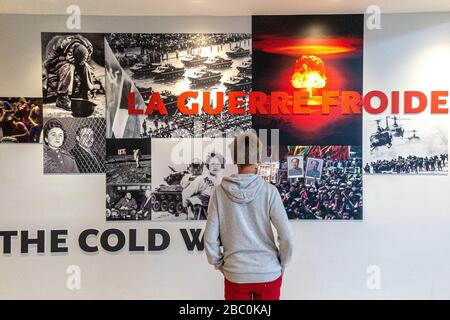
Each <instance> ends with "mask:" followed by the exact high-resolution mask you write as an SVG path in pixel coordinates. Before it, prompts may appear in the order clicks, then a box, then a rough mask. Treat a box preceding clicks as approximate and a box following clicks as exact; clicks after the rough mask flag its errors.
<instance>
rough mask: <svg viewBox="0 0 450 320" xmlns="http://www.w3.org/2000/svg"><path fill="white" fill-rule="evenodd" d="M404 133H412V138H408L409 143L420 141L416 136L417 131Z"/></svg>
mask: <svg viewBox="0 0 450 320" xmlns="http://www.w3.org/2000/svg"><path fill="white" fill-rule="evenodd" d="M405 132H412V133H413V135H412V136H410V137H408V140H409V141H411V142H413V141H417V140H420V137H419V136H416V132H417V130H408V131H405Z"/></svg>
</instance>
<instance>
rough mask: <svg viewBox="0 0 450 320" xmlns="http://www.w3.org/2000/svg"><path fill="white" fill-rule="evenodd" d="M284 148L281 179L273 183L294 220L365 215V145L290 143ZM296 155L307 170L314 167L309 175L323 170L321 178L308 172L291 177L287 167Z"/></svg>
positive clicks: (359, 216) (331, 218) (279, 177)
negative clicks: (363, 172) (300, 175)
mask: <svg viewBox="0 0 450 320" xmlns="http://www.w3.org/2000/svg"><path fill="white" fill-rule="evenodd" d="M284 149H287V150H284ZM283 150H284V152H282V153H285V155H284V156H282V157H281V159H282V160H281V161H280V162H279V165H278V168H277V176H278V180H277V181H276V183H273V184H274V185H275V186H276V188H277V189H278V192H279V193H280V195H281V199H282V201H283V204H284V207H285V209H286V213H287V215H288V218H289V219H290V220H292V221H295V220H361V219H362V218H363V185H362V158H361V156H362V152H361V146H289V147H287V148H283ZM300 155H301V156H300ZM310 156H311V157H310ZM292 157H294V158H302V159H303V162H304V164H305V168H306V172H307V171H308V170H313V171H314V173H312V172H310V174H309V176H317V173H315V172H316V171H320V170H321V171H322V173H321V175H320V179H318V178H317V177H315V178H308V173H306V174H305V176H304V177H299V178H289V177H288V173H287V169H285V168H287V166H288V161H289V160H288V159H290V158H292ZM316 162H317V163H318V165H317V168H316V167H315V166H316V165H315V163H316ZM313 163H314V165H313ZM308 164H309V166H308Z"/></svg>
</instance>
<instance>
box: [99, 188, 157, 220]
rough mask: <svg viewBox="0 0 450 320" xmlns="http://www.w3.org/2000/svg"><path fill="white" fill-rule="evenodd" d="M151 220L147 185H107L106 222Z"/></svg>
mask: <svg viewBox="0 0 450 320" xmlns="http://www.w3.org/2000/svg"><path fill="white" fill-rule="evenodd" d="M117 220H152V212H151V186H150V185H149V184H107V185H106V221H117Z"/></svg>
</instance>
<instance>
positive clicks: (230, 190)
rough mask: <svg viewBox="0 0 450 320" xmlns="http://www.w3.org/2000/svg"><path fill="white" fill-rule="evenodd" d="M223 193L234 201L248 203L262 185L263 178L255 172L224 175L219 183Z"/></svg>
mask: <svg viewBox="0 0 450 320" xmlns="http://www.w3.org/2000/svg"><path fill="white" fill-rule="evenodd" d="M220 185H221V186H222V188H223V190H224V191H225V194H226V195H227V196H228V197H229V198H230V199H231V200H232V201H234V202H238V203H249V202H251V201H253V199H255V197H256V195H257V194H258V191H259V190H260V189H261V187H262V186H263V185H264V180H263V178H261V177H260V176H258V175H257V174H253V173H245V174H236V173H235V174H232V175H231V176H229V177H224V178H223V179H222V183H221V184H220Z"/></svg>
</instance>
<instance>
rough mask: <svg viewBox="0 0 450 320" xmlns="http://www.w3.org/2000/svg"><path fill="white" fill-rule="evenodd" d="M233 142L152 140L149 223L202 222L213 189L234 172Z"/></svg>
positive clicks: (218, 139)
mask: <svg viewBox="0 0 450 320" xmlns="http://www.w3.org/2000/svg"><path fill="white" fill-rule="evenodd" d="M231 142H232V139H220V138H216V139H207V138H206V139H197V138H195V139H159V138H154V139H152V150H158V152H157V153H156V152H155V154H154V156H153V160H154V162H153V164H152V185H153V188H152V191H153V192H152V197H151V200H152V220H155V221H198V220H205V219H206V217H207V208H208V203H209V198H210V196H211V192H212V190H213V187H214V186H216V185H218V184H219V183H220V182H221V181H222V177H223V176H228V175H230V174H232V173H236V169H235V166H234V165H232V161H231V155H230V150H229V148H228V147H229V144H230V143H231Z"/></svg>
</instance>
